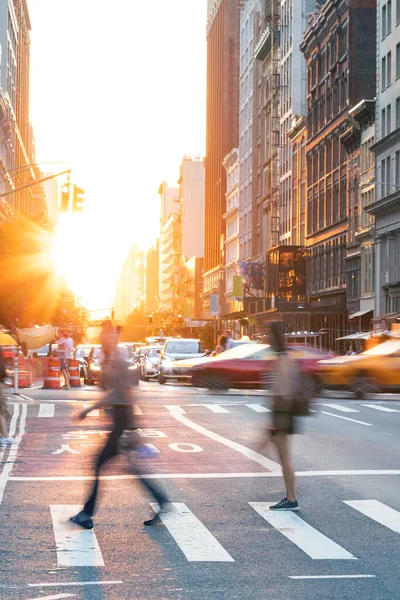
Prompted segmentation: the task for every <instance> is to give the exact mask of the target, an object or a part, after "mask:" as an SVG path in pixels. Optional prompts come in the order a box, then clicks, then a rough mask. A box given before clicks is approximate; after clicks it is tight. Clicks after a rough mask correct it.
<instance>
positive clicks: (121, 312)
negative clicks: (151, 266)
mask: <svg viewBox="0 0 400 600" xmlns="http://www.w3.org/2000/svg"><path fill="white" fill-rule="evenodd" d="M144 292H145V288H144V255H143V252H141V251H139V249H138V247H137V246H136V245H135V246H132V248H131V249H130V251H129V253H128V256H127V257H126V259H125V262H124V264H123V266H122V269H121V274H120V276H119V279H118V282H117V289H116V294H115V303H114V311H115V320H116V321H117V322H119V323H123V322H124V321H125V319H126V318H127V316H128V315H130V313H131V312H132V311H134V310H136V309H137V310H142V309H143V300H144Z"/></svg>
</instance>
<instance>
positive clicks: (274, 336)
mask: <svg viewBox="0 0 400 600" xmlns="http://www.w3.org/2000/svg"><path fill="white" fill-rule="evenodd" d="M268 343H269V344H270V346H271V349H272V351H273V352H274V354H275V359H276V369H275V376H274V378H273V385H272V398H273V399H272V424H271V429H270V433H271V440H272V442H273V444H274V445H275V447H276V450H277V452H278V456H279V460H280V463H281V465H282V472H283V478H284V481H285V486H286V497H285V498H283V499H282V500H281V501H280V502H278V503H277V504H275V505H273V506H270V509H271V510H294V511H297V510H300V507H299V503H298V502H297V500H296V495H295V476H294V470H293V466H292V462H291V456H290V443H289V440H290V436H291V435H292V434H293V433H295V418H294V415H293V406H294V397H295V394H296V391H297V390H296V387H295V386H296V385H299V381H300V378H299V377H296V373H297V372H298V365H297V363H296V361H295V360H294V359H293V358H292V357H291V356H290V354H289V353H288V352H287V349H286V347H285V345H284V341H283V336H282V334H281V331H280V324H279V323H275V322H274V323H271V324H270V325H269V329H268Z"/></svg>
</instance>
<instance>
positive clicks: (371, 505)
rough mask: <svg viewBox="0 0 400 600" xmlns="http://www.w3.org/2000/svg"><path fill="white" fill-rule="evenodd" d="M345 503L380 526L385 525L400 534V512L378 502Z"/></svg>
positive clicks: (350, 501) (352, 501)
mask: <svg viewBox="0 0 400 600" xmlns="http://www.w3.org/2000/svg"><path fill="white" fill-rule="evenodd" d="M344 503H345V504H348V505H349V506H351V507H352V508H355V509H356V510H358V511H359V512H360V513H362V514H363V515H366V516H367V517H369V518H370V519H373V520H374V521H376V522H377V523H379V524H380V525H384V526H385V527H387V528H388V529H391V530H392V531H394V532H395V533H400V512H399V511H397V510H394V508H390V506H386V504H383V502H379V501H378V500H345V501H344Z"/></svg>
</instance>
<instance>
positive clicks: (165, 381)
mask: <svg viewBox="0 0 400 600" xmlns="http://www.w3.org/2000/svg"><path fill="white" fill-rule="evenodd" d="M158 383H161V385H164V384H165V383H167V379H166V377H164V375H159V376H158Z"/></svg>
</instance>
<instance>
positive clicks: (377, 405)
mask: <svg viewBox="0 0 400 600" xmlns="http://www.w3.org/2000/svg"><path fill="white" fill-rule="evenodd" d="M361 406H366V407H367V408H372V409H373V410H380V411H382V412H386V413H398V412H400V410H396V409H395V408H387V407H386V406H379V404H361Z"/></svg>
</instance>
